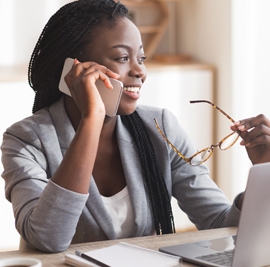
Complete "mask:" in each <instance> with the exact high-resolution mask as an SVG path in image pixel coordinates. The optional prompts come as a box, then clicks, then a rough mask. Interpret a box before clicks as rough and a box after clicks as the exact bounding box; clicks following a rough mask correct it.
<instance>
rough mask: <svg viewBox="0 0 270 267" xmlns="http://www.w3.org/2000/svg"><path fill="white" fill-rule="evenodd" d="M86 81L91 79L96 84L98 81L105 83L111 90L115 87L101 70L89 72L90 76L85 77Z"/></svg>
mask: <svg viewBox="0 0 270 267" xmlns="http://www.w3.org/2000/svg"><path fill="white" fill-rule="evenodd" d="M84 79H86V80H87V79H90V80H91V81H92V82H94V83H95V82H96V81H97V80H98V79H100V80H101V81H103V82H104V84H105V86H106V87H107V88H109V89H112V88H113V86H112V84H111V82H110V79H109V77H108V76H107V75H106V74H105V73H103V72H102V71H101V70H98V69H95V70H93V71H92V72H90V71H89V73H88V74H85V75H84Z"/></svg>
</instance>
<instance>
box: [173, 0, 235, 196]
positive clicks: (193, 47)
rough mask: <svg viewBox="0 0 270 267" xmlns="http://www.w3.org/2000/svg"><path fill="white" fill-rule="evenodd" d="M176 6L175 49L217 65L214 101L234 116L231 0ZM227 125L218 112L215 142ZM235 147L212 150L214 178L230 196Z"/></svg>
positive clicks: (191, 0) (202, 0)
mask: <svg viewBox="0 0 270 267" xmlns="http://www.w3.org/2000/svg"><path fill="white" fill-rule="evenodd" d="M177 8H178V9H177V10H178V12H179V15H178V17H177V26H178V27H177V38H178V39H177V42H178V52H179V53H185V54H190V55H192V56H193V57H194V58H195V59H197V60H200V61H204V62H208V63H211V64H213V65H214V66H216V90H215V104H216V105H218V106H219V107H220V108H221V109H223V110H224V111H225V112H227V113H228V114H229V115H230V116H232V117H233V116H234V114H233V112H232V95H233V94H232V71H231V70H232V25H231V17H232V14H231V1H229V0H189V1H179V2H178V3H177ZM236 119H237V118H236ZM229 126H230V121H229V120H228V119H227V118H226V117H225V116H223V115H222V114H220V113H219V112H218V111H217V112H216V121H215V126H214V128H215V130H216V131H215V133H216V136H215V140H213V142H215V143H217V142H218V141H220V140H221V139H222V138H224V137H225V136H226V135H227V134H229V133H230V132H231V131H230V129H229ZM235 149H236V148H235V147H233V148H231V149H230V150H227V151H219V150H218V149H215V151H214V153H215V156H216V158H217V165H216V175H215V177H214V179H215V180H216V182H217V183H218V185H219V186H220V187H221V188H222V190H224V191H225V193H226V195H227V196H228V197H229V198H230V199H232V198H233V197H234V194H232V191H231V189H232V188H231V179H232V178H231V177H232V162H231V160H230V159H231V157H232V155H233V153H234V150H235Z"/></svg>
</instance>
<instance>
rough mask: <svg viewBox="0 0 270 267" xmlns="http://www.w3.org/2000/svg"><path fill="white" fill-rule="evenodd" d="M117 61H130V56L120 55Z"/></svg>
mask: <svg viewBox="0 0 270 267" xmlns="http://www.w3.org/2000/svg"><path fill="white" fill-rule="evenodd" d="M116 60H117V61H128V56H124V57H119V58H117V59H116Z"/></svg>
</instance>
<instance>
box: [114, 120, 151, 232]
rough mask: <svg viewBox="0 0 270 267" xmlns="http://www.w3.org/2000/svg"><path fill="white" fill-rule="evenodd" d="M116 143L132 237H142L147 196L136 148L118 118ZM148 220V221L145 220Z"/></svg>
mask: <svg viewBox="0 0 270 267" xmlns="http://www.w3.org/2000/svg"><path fill="white" fill-rule="evenodd" d="M116 132H117V141H118V146H119V150H120V155H121V160H122V165H123V169H124V173H125V178H126V182H127V187H128V190H129V194H130V200H131V203H132V206H133V209H134V215H135V225H136V226H135V229H134V231H133V235H132V236H142V235H143V233H144V232H145V230H146V226H147V225H148V226H149V225H151V222H150V224H149V221H148V220H149V218H150V220H152V219H151V218H152V217H151V214H150V216H149V214H148V213H149V212H151V208H150V207H149V206H148V205H149V204H148V201H147V195H146V191H145V189H144V187H145V186H144V179H143V176H142V170H141V163H140V159H139V156H138V148H137V146H136V144H135V142H134V141H133V139H132V136H131V135H130V133H129V131H128V130H127V129H126V127H125V126H124V125H123V123H122V121H121V118H120V116H118V119H117V126H116ZM147 219H148V220H147Z"/></svg>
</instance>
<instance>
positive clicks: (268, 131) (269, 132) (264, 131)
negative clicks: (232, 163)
mask: <svg viewBox="0 0 270 267" xmlns="http://www.w3.org/2000/svg"><path fill="white" fill-rule="evenodd" d="M245 133H246V134H245V135H244V137H243V136H242V138H243V140H242V141H241V143H240V144H241V145H246V144H248V143H250V142H251V140H253V139H255V138H257V137H258V136H263V135H265V136H270V128H269V127H267V126H265V125H263V124H260V125H258V126H256V127H254V128H253V129H252V130H251V131H246V132H245Z"/></svg>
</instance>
